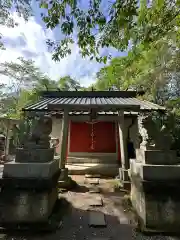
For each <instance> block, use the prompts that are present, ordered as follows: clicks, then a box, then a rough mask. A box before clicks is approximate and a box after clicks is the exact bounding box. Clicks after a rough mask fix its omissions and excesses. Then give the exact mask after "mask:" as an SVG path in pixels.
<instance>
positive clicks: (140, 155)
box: [136, 149, 179, 165]
mask: <svg viewBox="0 0 180 240" xmlns="http://www.w3.org/2000/svg"><path fill="white" fill-rule="evenodd" d="M136 161H137V162H141V163H144V164H152V165H161V164H162V165H166V164H171V165H173V164H178V162H179V159H178V158H177V155H176V151H164V150H163V151H161V150H143V149H136Z"/></svg>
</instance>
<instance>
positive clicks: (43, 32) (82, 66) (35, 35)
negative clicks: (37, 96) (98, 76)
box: [0, 14, 102, 86]
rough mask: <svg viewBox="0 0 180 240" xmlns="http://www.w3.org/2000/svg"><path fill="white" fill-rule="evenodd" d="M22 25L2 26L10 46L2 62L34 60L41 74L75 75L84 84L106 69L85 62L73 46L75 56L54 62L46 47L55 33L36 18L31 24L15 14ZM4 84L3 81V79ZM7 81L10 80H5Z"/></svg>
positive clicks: (6, 45) (0, 57) (4, 38)
mask: <svg viewBox="0 0 180 240" xmlns="http://www.w3.org/2000/svg"><path fill="white" fill-rule="evenodd" d="M14 18H15V20H16V22H18V26H17V27H15V28H8V27H6V26H1V28H0V32H1V33H2V35H3V41H4V44H5V47H6V50H5V51H1V52H0V62H4V61H16V60H17V58H18V57H20V56H21V57H24V58H26V59H27V58H31V59H33V60H34V61H35V64H36V65H37V66H38V67H40V69H41V71H42V72H44V73H46V74H47V75H48V76H49V77H51V78H52V79H58V78H59V77H61V76H65V75H71V76H72V77H74V78H75V79H77V80H79V81H80V83H81V84H82V85H85V86H87V85H89V84H91V83H92V82H94V80H95V73H96V72H97V71H98V70H99V69H100V67H101V66H102V65H101V64H98V63H96V62H92V61H89V60H88V59H82V58H81V56H80V55H79V53H78V46H77V45H72V54H71V55H69V56H67V57H66V58H64V59H61V61H60V62H54V61H53V60H52V56H51V53H50V52H49V51H48V49H47V46H46V39H47V38H50V39H55V36H54V33H53V32H52V31H51V30H47V29H45V28H43V26H42V25H40V23H38V22H36V18H35V17H30V18H29V20H28V22H25V21H24V20H23V19H22V18H20V17H18V16H17V15H16V14H14ZM1 81H2V78H1ZM3 81H6V82H7V81H8V79H7V78H6V77H5V78H3Z"/></svg>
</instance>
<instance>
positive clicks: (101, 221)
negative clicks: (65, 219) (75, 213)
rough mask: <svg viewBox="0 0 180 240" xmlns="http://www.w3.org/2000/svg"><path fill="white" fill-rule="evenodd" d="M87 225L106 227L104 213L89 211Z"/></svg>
mask: <svg viewBox="0 0 180 240" xmlns="http://www.w3.org/2000/svg"><path fill="white" fill-rule="evenodd" d="M89 226H90V227H106V221H105V216H104V213H102V212H97V211H89Z"/></svg>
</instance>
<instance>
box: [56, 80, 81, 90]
mask: <svg viewBox="0 0 180 240" xmlns="http://www.w3.org/2000/svg"><path fill="white" fill-rule="evenodd" d="M57 86H58V88H59V89H60V90H62V91H69V90H80V89H81V86H80V83H79V82H78V81H76V80H74V79H72V78H71V77H70V76H65V77H61V78H60V79H59V81H58V82H57Z"/></svg>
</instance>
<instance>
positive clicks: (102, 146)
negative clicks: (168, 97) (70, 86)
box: [23, 91, 165, 176]
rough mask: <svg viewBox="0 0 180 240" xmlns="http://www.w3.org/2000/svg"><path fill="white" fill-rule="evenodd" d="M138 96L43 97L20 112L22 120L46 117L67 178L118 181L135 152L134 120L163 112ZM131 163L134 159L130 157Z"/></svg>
mask: <svg viewBox="0 0 180 240" xmlns="http://www.w3.org/2000/svg"><path fill="white" fill-rule="evenodd" d="M143 94H144V92H136V91H46V92H42V93H41V98H40V100H39V101H38V102H37V103H34V104H32V105H29V106H26V107H25V108H23V111H24V114H25V115H26V116H33V115H37V114H46V113H48V114H49V113H50V114H51V116H52V121H53V127H52V134H51V137H52V139H57V140H58V147H57V154H58V155H59V156H60V158H61V160H62V161H61V167H62V168H63V167H67V168H68V169H69V172H70V174H85V173H97V174H104V175H111V176H116V175H117V174H118V169H119V168H120V167H123V168H125V169H128V168H129V158H133V156H132V155H133V149H136V148H139V144H140V139H139V133H138V121H137V120H138V115H139V114H141V113H145V114H146V113H149V112H152V111H159V112H162V113H163V112H164V111H165V108H164V107H162V106H159V105H156V104H154V103H151V102H148V101H143V100H140V96H142V95H143ZM134 157H135V156H134Z"/></svg>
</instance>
